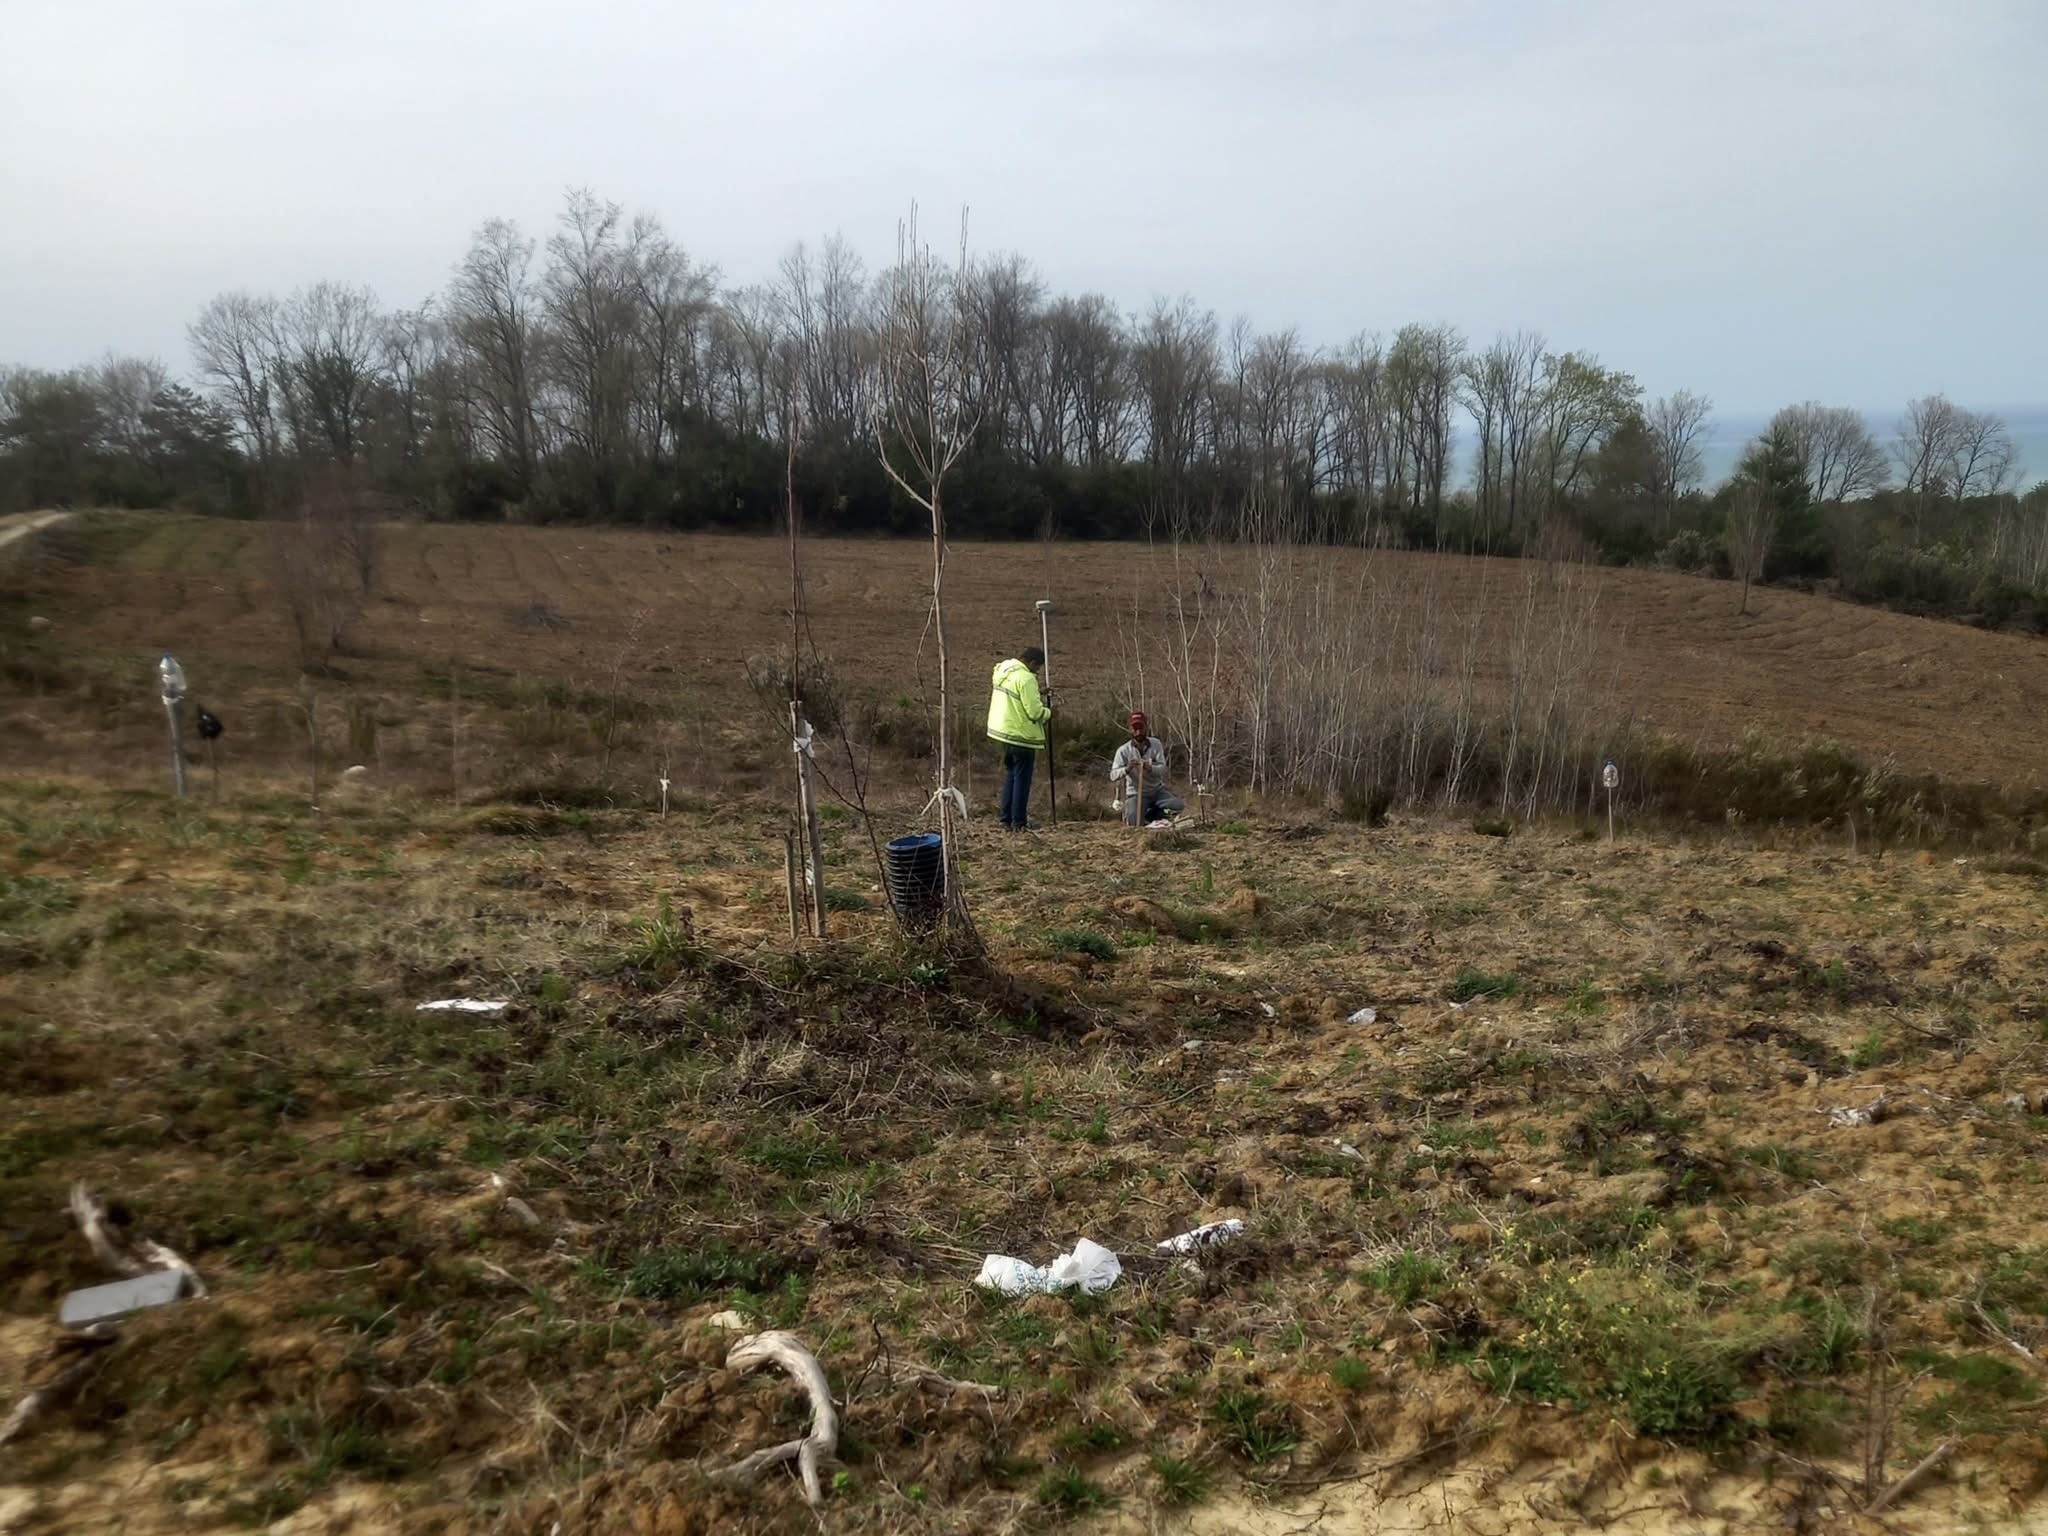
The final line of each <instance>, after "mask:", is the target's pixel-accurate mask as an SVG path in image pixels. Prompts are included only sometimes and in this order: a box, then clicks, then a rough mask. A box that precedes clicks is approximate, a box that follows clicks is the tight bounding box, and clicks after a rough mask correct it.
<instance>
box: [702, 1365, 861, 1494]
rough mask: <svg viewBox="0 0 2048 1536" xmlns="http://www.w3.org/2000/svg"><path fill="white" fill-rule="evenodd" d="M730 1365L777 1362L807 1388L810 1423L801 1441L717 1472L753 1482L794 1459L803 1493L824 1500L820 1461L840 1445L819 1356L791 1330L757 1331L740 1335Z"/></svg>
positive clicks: (745, 1367) (737, 1480)
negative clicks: (802, 1484)
mask: <svg viewBox="0 0 2048 1536" xmlns="http://www.w3.org/2000/svg"><path fill="white" fill-rule="evenodd" d="M725 1364H726V1369H728V1370H734V1371H743V1370H750V1369H752V1368H753V1367H754V1366H757V1365H779V1366H781V1367H782V1368H783V1369H784V1370H785V1371H787V1372H789V1375H790V1378H791V1379H792V1380H793V1381H795V1382H796V1384H797V1385H798V1386H800V1387H802V1388H803V1390H804V1395H805V1396H806V1397H808V1398H809V1399H810V1400H811V1428H810V1432H809V1433H808V1434H806V1435H805V1436H804V1437H803V1438H802V1439H801V1440H790V1441H787V1442H785V1443H784V1444H782V1445H775V1446H770V1447H769V1448H768V1449H767V1450H764V1451H756V1452H754V1454H753V1455H751V1456H747V1457H744V1458H742V1459H741V1460H739V1461H736V1462H734V1463H733V1464H732V1465H731V1466H729V1467H727V1468H726V1469H725V1470H724V1471H723V1472H720V1473H719V1474H717V1475H718V1476H719V1477H721V1478H723V1479H725V1480H726V1481H728V1482H735V1483H745V1482H751V1481H752V1480H753V1479H754V1478H755V1477H756V1476H758V1475H759V1474H760V1473H761V1472H762V1471H763V1470H764V1469H765V1468H768V1467H772V1466H777V1465H779V1464H780V1463H782V1462H785V1461H794V1462H795V1463H796V1465H797V1471H798V1472H800V1473H801V1474H802V1475H803V1480H804V1497H805V1499H807V1500H809V1501H810V1505H811V1507H812V1508H813V1509H816V1508H818V1507H819V1506H821V1505H822V1504H823V1503H824V1502H825V1490H824V1486H823V1484H822V1483H820V1482H819V1480H818V1463H819V1462H821V1461H825V1460H829V1459H830V1458H831V1457H832V1456H833V1455H835V1454H836V1453H837V1451H838V1449H839V1415H838V1413H837V1411H836V1410H835V1409H834V1408H833V1406H832V1385H831V1383H830V1382H828V1381H827V1380H826V1379H825V1368H824V1367H823V1366H822V1365H820V1364H818V1357H817V1356H816V1355H814V1354H812V1353H811V1352H810V1350H809V1349H808V1348H806V1347H805V1345H804V1343H803V1341H802V1340H801V1339H799V1338H798V1337H797V1336H796V1335H795V1334H793V1333H782V1332H780V1331H777V1332H772V1333H757V1334H754V1335H753V1336H752V1337H751V1338H745V1339H741V1340H740V1341H739V1343H737V1344H735V1345H734V1346H733V1347H732V1351H731V1353H729V1354H728V1355H727V1356H726V1357H725Z"/></svg>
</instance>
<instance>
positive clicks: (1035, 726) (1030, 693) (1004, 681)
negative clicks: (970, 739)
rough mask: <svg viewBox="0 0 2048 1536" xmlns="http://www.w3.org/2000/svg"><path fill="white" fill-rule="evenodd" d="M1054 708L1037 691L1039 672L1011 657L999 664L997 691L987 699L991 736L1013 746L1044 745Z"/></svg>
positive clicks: (997, 667) (996, 682) (989, 734)
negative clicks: (1047, 723)
mask: <svg viewBox="0 0 2048 1536" xmlns="http://www.w3.org/2000/svg"><path fill="white" fill-rule="evenodd" d="M1051 718H1052V710H1051V709H1050V708H1049V707H1048V706H1047V704H1046V702H1045V700H1044V699H1043V698H1042V697H1041V696H1040V695H1039V692H1038V674H1037V673H1036V672H1033V671H1032V670H1031V669H1030V668H1029V667H1027V666H1025V665H1024V663H1023V662H1021V661H1019V660H1017V659H1016V658H1015V657H1012V658H1011V659H1010V660H1008V661H1005V662H999V663H998V664H997V666H996V675H995V691H994V692H993V693H992V694H990V695H989V701H988V736H989V740H990V741H1000V742H1003V743H1005V744H1007V745H1009V746H1013V747H1042V746H1044V745H1045V722H1046V721H1048V720H1050V719H1051Z"/></svg>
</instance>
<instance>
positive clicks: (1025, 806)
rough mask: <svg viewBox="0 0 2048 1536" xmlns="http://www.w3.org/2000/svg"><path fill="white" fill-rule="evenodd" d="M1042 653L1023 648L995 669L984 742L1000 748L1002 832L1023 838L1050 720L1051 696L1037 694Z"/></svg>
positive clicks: (1028, 647) (1042, 660)
mask: <svg viewBox="0 0 2048 1536" xmlns="http://www.w3.org/2000/svg"><path fill="white" fill-rule="evenodd" d="M1044 665H1045V652H1044V651H1041V650H1040V649H1039V648H1038V647H1037V646H1035V645H1027V646H1025V647H1024V649H1023V650H1022V651H1020V652H1018V654H1017V655H1016V656H1015V657H1014V658H1012V659H1011V660H1009V661H1004V662H998V663H997V664H996V674H995V687H994V691H993V692H991V693H990V695H989V701H988V739H989V740H990V741H997V742H1001V743H1002V746H1003V827H1004V829H1005V830H1006V831H1010V832H1022V831H1024V830H1025V829H1026V828H1028V827H1029V826H1030V825H1031V818H1030V814H1029V813H1030V810H1031V769H1032V766H1033V765H1034V764H1035V763H1036V762H1037V761H1038V749H1039V748H1040V747H1042V746H1044V745H1045V727H1046V722H1047V721H1049V720H1050V719H1052V696H1051V695H1050V694H1046V693H1041V692H1040V690H1039V686H1038V671H1039V668H1041V667H1043V666H1044Z"/></svg>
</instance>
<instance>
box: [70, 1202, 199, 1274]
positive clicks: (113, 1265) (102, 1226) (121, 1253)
mask: <svg viewBox="0 0 2048 1536" xmlns="http://www.w3.org/2000/svg"><path fill="white" fill-rule="evenodd" d="M71 1216H72V1219H73V1220H75V1221H76V1222H77V1223H78V1230H79V1231H80V1232H81V1233H83V1234H84V1236H85V1240H86V1243H87V1244H88V1245H89V1246H90V1247H91V1248H92V1252H93V1257H94V1258H96V1259H98V1260H99V1261H100V1263H101V1264H102V1265H103V1266H105V1267H106V1268H108V1269H110V1270H112V1271H113V1272H114V1273H115V1274H117V1275H121V1276H124V1277H126V1278H129V1279H133V1278H134V1277H135V1276H137V1275H146V1274H150V1273H152V1272H153V1271H156V1270H160V1269H170V1270H176V1271H177V1272H178V1273H179V1274H181V1275H183V1276H184V1277H185V1287H186V1289H187V1291H188V1292H190V1294H191V1295H193V1296H195V1297H203V1296H205V1295H206V1282H205V1281H203V1280H201V1279H200V1278H199V1271H198V1270H196V1269H194V1268H193V1267H192V1266H191V1265H190V1264H188V1263H186V1262H185V1259H184V1256H183V1255H182V1254H180V1253H178V1252H177V1251H176V1250H175V1249H171V1248H166V1247H165V1246H164V1245H163V1244H162V1243H159V1242H155V1241H153V1240H151V1239H149V1238H146V1237H144V1238H138V1239H136V1240H135V1242H134V1243H133V1245H132V1246H131V1245H130V1244H129V1242H128V1241H127V1240H126V1239H125V1238H122V1237H118V1236H117V1235H116V1234H115V1233H114V1232H113V1230H112V1229H111V1228H109V1226H108V1225H107V1211H106V1207H105V1206H103V1205H101V1204H100V1203H99V1201H98V1200H97V1199H95V1198H94V1196H93V1193H92V1191H91V1190H89V1189H87V1188H86V1187H85V1182H84V1181H83V1180H80V1181H79V1182H78V1183H76V1184H74V1185H72V1186H71Z"/></svg>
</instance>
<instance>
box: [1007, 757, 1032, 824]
mask: <svg viewBox="0 0 2048 1536" xmlns="http://www.w3.org/2000/svg"><path fill="white" fill-rule="evenodd" d="M1037 761H1038V753H1037V752H1036V751H1034V750H1033V749H1032V748H1030V747H1013V746H1010V745H1009V744H1008V743H1005V744H1004V746H1003V825H1004V826H1006V827H1009V828H1011V829H1012V830H1014V831H1018V832H1021V831H1023V830H1024V829H1025V828H1026V827H1028V826H1030V825H1031V769H1032V765H1033V764H1035V763H1036V762H1037Z"/></svg>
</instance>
